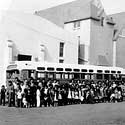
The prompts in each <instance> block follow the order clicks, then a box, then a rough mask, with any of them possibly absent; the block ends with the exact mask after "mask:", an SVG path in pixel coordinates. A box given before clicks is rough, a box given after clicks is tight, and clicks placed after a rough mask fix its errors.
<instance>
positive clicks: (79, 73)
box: [6, 61, 125, 83]
mask: <svg viewBox="0 0 125 125" xmlns="http://www.w3.org/2000/svg"><path fill="white" fill-rule="evenodd" d="M124 76H125V75H124V69H123V68H120V67H108V66H94V65H80V64H63V63H47V62H32V61H16V62H14V63H12V64H9V65H8V67H7V71H6V78H7V81H8V80H14V79H15V78H16V77H17V78H19V79H21V80H25V79H30V78H34V79H44V80H54V79H56V80H59V82H60V83H65V82H67V81H70V80H82V81H84V80H94V81H103V80H110V81H111V80H112V81H113V80H122V79H123V78H125V77H124Z"/></svg>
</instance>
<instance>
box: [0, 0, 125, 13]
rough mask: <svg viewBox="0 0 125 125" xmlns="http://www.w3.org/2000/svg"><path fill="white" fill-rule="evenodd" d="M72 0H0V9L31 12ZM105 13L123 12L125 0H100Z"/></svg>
mask: <svg viewBox="0 0 125 125" xmlns="http://www.w3.org/2000/svg"><path fill="white" fill-rule="evenodd" d="M70 1H73V0H0V9H4V10H6V9H8V8H9V9H11V10H16V11H23V12H28V13H33V12H34V11H36V10H41V9H45V8H49V7H52V6H55V5H59V4H62V3H66V2H70ZM101 2H102V5H103V6H104V9H105V11H106V13H107V14H113V13H119V12H122V11H124V12H125V0H101Z"/></svg>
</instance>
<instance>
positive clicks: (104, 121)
mask: <svg viewBox="0 0 125 125" xmlns="http://www.w3.org/2000/svg"><path fill="white" fill-rule="evenodd" d="M124 105H125V102H122V103H100V104H82V105H68V106H62V107H47V108H45V107H42V108H27V109H26V108H22V109H21V108H14V107H6V106H5V107H3V106H0V125H125V106H124Z"/></svg>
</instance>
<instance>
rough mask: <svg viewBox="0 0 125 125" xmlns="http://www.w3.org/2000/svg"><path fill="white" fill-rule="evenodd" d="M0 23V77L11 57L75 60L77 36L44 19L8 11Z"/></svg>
mask: <svg viewBox="0 0 125 125" xmlns="http://www.w3.org/2000/svg"><path fill="white" fill-rule="evenodd" d="M1 27H2V31H1V32H2V36H1V37H2V38H1V46H0V47H1V48H0V57H1V62H0V67H1V69H0V77H1V78H0V81H3V80H2V79H3V77H4V79H5V74H6V67H7V65H8V64H9V63H11V62H14V61H23V60H28V61H41V62H52V63H69V64H78V42H77V37H76V36H75V35H74V34H71V33H70V32H68V31H65V30H64V29H63V28H61V27H58V26H57V25H55V24H53V23H51V22H50V21H48V20H46V19H43V18H41V17H38V16H36V15H32V14H25V13H16V12H15V13H13V12H8V13H7V14H6V16H5V17H4V18H3V20H2V24H1ZM3 55H4V56H3ZM3 72H4V73H3ZM4 82H5V81H4Z"/></svg>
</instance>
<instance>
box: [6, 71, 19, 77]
mask: <svg viewBox="0 0 125 125" xmlns="http://www.w3.org/2000/svg"><path fill="white" fill-rule="evenodd" d="M16 77H17V78H19V70H8V71H7V72H6V78H7V79H15V78H16Z"/></svg>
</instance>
